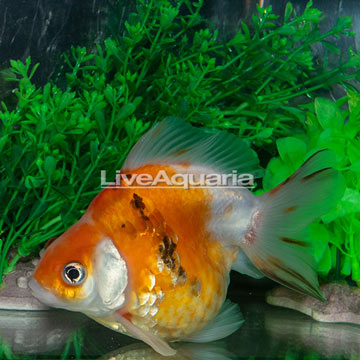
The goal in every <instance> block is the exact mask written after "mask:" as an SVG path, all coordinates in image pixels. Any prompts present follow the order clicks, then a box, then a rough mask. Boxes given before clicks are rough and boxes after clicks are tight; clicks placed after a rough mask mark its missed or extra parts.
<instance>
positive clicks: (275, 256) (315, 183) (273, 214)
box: [240, 150, 342, 299]
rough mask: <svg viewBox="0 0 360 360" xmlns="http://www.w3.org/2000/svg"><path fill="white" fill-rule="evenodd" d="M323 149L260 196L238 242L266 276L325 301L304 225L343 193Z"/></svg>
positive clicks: (337, 177) (331, 158)
mask: <svg viewBox="0 0 360 360" xmlns="http://www.w3.org/2000/svg"><path fill="white" fill-rule="evenodd" d="M334 158H335V155H334V154H333V153H332V152H330V151H326V150H322V151H319V152H318V153H316V154H314V155H313V156H311V157H310V158H309V159H308V160H307V161H306V162H305V163H304V164H303V165H302V166H301V167H300V168H299V170H297V171H296V172H295V173H294V174H293V175H291V176H290V177H289V178H288V179H287V180H285V181H284V182H283V183H281V184H280V185H278V186H277V187H276V188H274V189H272V190H271V191H269V192H267V193H266V194H263V195H261V196H260V197H259V198H258V199H259V200H260V204H259V206H258V208H257V209H256V211H255V212H254V215H253V217H252V220H251V222H250V226H249V228H248V231H247V233H246V235H245V237H244V239H243V243H242V244H240V246H241V248H242V250H244V252H245V253H246V255H247V256H248V258H249V259H250V260H251V261H252V263H253V264H254V265H255V266H256V267H257V268H258V269H259V270H260V271H261V272H262V273H264V274H265V275H266V276H267V277H269V278H271V279H273V280H275V281H277V282H279V283H281V284H283V285H285V286H287V287H289V288H291V289H294V290H297V291H299V292H303V293H306V294H309V295H312V296H314V297H316V298H318V299H323V297H322V295H321V292H320V289H319V283H318V279H317V273H316V264H315V261H314V259H313V257H312V254H311V250H310V248H309V244H308V242H307V241H306V236H305V230H304V227H305V226H306V225H308V224H309V223H311V222H312V221H313V220H314V219H316V218H318V217H320V216H321V215H323V214H325V213H326V212H328V211H329V210H330V209H331V208H332V207H334V206H335V204H336V202H337V201H338V200H339V199H340V197H341V193H342V191H341V188H342V183H341V177H340V175H339V174H338V172H337V171H335V170H334V169H333V168H332V166H333V163H334Z"/></svg>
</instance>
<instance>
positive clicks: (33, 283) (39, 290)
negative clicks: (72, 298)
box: [29, 278, 71, 310]
mask: <svg viewBox="0 0 360 360" xmlns="http://www.w3.org/2000/svg"><path fill="white" fill-rule="evenodd" d="M29 287H30V289H31V292H32V294H33V296H34V297H35V298H37V299H38V300H39V301H40V302H42V303H43V304H45V305H48V306H51V307H56V308H62V309H66V310H71V309H69V307H68V306H67V304H66V303H65V302H63V301H61V300H59V299H58V298H57V297H56V296H55V295H54V294H52V293H51V292H50V291H48V290H46V289H44V288H43V287H42V286H41V285H40V284H39V282H38V281H37V280H35V279H34V278H31V279H30V281H29Z"/></svg>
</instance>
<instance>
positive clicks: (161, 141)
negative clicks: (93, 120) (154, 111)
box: [123, 117, 260, 177]
mask: <svg viewBox="0 0 360 360" xmlns="http://www.w3.org/2000/svg"><path fill="white" fill-rule="evenodd" d="M150 164H166V165H176V164H188V165H195V166H201V167H204V168H209V169H211V170H212V171H217V172H220V173H231V171H232V170H236V171H237V172H238V173H251V174H253V175H254V176H255V177H257V176H259V174H260V166H259V161H258V158H257V155H256V153H255V152H254V151H253V150H252V149H251V148H250V147H249V146H248V145H247V144H246V143H245V142H244V141H242V140H241V139H239V138H238V137H237V136H235V135H233V134H230V133H228V132H226V131H217V132H215V133H208V132H206V131H205V130H204V129H199V128H196V127H193V126H191V125H190V124H188V123H186V122H184V121H183V120H181V119H179V118H176V117H167V118H165V119H164V120H163V121H161V122H160V123H158V124H156V125H155V126H153V127H152V129H150V130H149V131H148V132H147V133H146V134H145V135H144V136H143V137H142V138H140V140H139V141H138V142H137V143H136V144H135V146H134V147H133V148H132V150H131V151H130V153H129V155H128V157H127V159H126V161H125V163H124V165H123V170H134V169H137V168H139V167H141V166H144V165H150Z"/></svg>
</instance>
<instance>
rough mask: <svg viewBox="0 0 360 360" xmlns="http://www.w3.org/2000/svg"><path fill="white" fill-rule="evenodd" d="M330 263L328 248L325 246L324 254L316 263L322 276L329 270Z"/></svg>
mask: <svg viewBox="0 0 360 360" xmlns="http://www.w3.org/2000/svg"><path fill="white" fill-rule="evenodd" d="M331 265H332V261H331V252H330V248H329V247H326V249H325V252H324V255H323V257H322V259H321V260H320V262H319V264H318V272H319V273H320V274H321V275H323V276H325V275H327V274H328V273H329V271H330V270H331Z"/></svg>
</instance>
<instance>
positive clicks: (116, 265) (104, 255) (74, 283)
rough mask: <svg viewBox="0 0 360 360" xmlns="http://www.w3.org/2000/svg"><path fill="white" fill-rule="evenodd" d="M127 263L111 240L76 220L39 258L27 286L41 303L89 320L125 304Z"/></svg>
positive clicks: (87, 224)
mask: <svg viewBox="0 0 360 360" xmlns="http://www.w3.org/2000/svg"><path fill="white" fill-rule="evenodd" d="M127 285H128V270H127V264H126V262H125V260H124V259H123V257H122V256H121V255H120V252H119V251H118V249H117V248H116V246H115V245H114V242H113V240H112V239H111V237H109V236H107V235H105V234H103V233H102V232H101V231H99V230H97V227H96V226H95V225H94V224H91V223H88V222H85V221H81V220H80V221H79V222H78V223H76V224H74V225H73V226H72V227H71V228H70V229H69V230H67V231H66V232H65V233H64V234H62V235H61V236H60V237H59V238H57V239H56V240H55V241H54V242H52V243H51V244H50V245H49V246H48V247H47V248H46V250H45V252H44V254H43V255H42V257H41V259H40V262H39V264H38V265H37V267H36V269H35V271H34V274H33V277H32V279H31V280H30V282H29V286H30V288H31V290H32V293H33V295H34V296H35V297H36V298H37V299H38V300H39V301H41V302H42V303H44V304H46V305H48V306H52V307H57V308H63V309H66V310H71V311H80V312H83V313H85V314H87V315H89V316H92V317H102V316H105V315H107V314H109V313H111V312H113V311H115V310H118V309H120V308H121V307H122V306H123V305H124V304H125V298H126V294H125V293H126V288H127Z"/></svg>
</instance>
